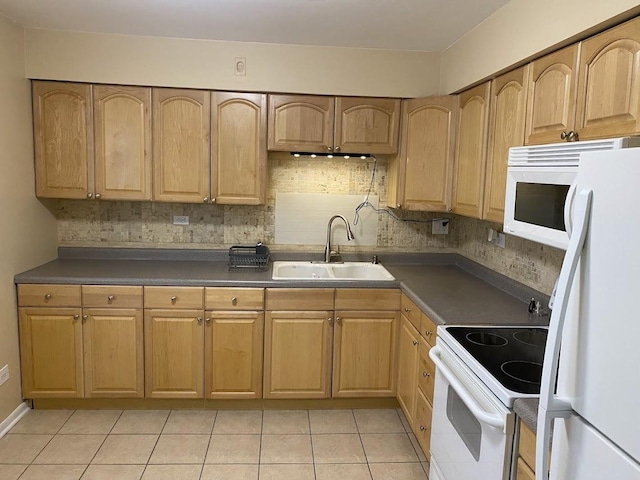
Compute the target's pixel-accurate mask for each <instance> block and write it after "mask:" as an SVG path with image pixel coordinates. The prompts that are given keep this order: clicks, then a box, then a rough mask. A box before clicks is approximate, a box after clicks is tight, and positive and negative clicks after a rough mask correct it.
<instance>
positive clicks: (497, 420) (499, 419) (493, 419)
mask: <svg viewBox="0 0 640 480" xmlns="http://www.w3.org/2000/svg"><path fill="white" fill-rule="evenodd" d="M441 351H442V349H441V348H440V347H438V346H437V345H436V346H435V347H432V348H431V350H429V357H430V358H431V360H433V363H435V364H436V367H437V368H438V370H440V373H442V375H444V377H445V378H446V379H447V381H448V382H449V384H450V385H451V387H452V388H453V389H454V390H455V391H456V393H457V394H458V396H459V397H460V399H461V400H462V402H463V403H464V404H465V405H466V406H467V408H468V409H469V410H471V413H472V414H473V416H474V417H476V418H477V419H478V420H479V421H481V422H482V423H486V424H487V425H489V426H491V427H494V428H498V429H500V430H503V431H504V430H505V426H506V421H505V418H504V416H503V415H501V414H500V413H491V412H487V411H486V410H484V409H483V408H482V407H481V406H480V405H479V404H478V402H477V401H476V400H475V398H473V396H471V394H470V393H469V392H468V391H467V389H466V388H465V387H464V385H462V383H461V382H460V380H458V378H457V377H456V376H455V374H454V373H453V372H452V371H451V370H450V369H449V367H448V366H447V365H446V364H445V363H444V362H443V361H442V358H441V357H440V352H441Z"/></svg>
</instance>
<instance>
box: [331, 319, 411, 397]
mask: <svg viewBox="0 0 640 480" xmlns="http://www.w3.org/2000/svg"><path fill="white" fill-rule="evenodd" d="M399 317H400V314H399V313H398V312H350V311H339V312H336V324H335V327H334V335H333V338H334V341H333V392H332V393H333V396H334V397H393V396H395V394H396V385H395V370H396V361H395V360H396V359H395V356H396V335H397V333H396V332H397V330H398V323H399Z"/></svg>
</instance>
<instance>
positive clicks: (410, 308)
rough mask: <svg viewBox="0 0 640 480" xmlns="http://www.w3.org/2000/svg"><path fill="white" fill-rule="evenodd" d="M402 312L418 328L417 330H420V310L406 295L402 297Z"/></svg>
mask: <svg viewBox="0 0 640 480" xmlns="http://www.w3.org/2000/svg"><path fill="white" fill-rule="evenodd" d="M400 312H401V313H402V314H403V315H404V316H405V317H407V320H409V321H410V322H411V324H412V325H413V326H414V327H416V330H420V313H421V312H420V309H419V308H418V306H417V305H416V304H415V303H413V301H412V300H411V299H410V298H409V297H407V296H406V295H402V298H401V300H400Z"/></svg>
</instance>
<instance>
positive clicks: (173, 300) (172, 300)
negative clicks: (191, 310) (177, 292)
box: [171, 297, 178, 305]
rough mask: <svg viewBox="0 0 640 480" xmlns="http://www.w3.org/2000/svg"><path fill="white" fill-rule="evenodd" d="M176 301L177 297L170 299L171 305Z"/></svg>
mask: <svg viewBox="0 0 640 480" xmlns="http://www.w3.org/2000/svg"><path fill="white" fill-rule="evenodd" d="M177 300H178V297H171V303H173V304H174V305H175V303H176V301H177Z"/></svg>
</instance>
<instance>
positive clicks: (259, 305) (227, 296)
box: [204, 287, 264, 310]
mask: <svg viewBox="0 0 640 480" xmlns="http://www.w3.org/2000/svg"><path fill="white" fill-rule="evenodd" d="M204 304H205V308H206V309H207V310H264V288H224V287H221V288H217V287H216V288H205V290H204Z"/></svg>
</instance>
